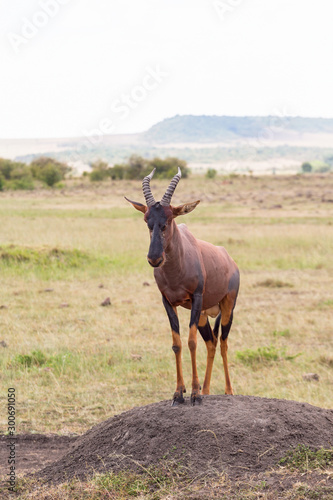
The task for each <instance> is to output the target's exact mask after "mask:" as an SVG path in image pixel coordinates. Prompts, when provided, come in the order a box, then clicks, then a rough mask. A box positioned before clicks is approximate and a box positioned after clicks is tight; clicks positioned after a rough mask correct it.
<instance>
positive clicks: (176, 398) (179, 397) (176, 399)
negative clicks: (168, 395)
mask: <svg viewBox="0 0 333 500" xmlns="http://www.w3.org/2000/svg"><path fill="white" fill-rule="evenodd" d="M184 392H185V391H184ZM184 403H185V399H184V396H183V392H180V393H179V392H175V393H174V395H173V400H172V404H171V406H179V405H182V404H184Z"/></svg>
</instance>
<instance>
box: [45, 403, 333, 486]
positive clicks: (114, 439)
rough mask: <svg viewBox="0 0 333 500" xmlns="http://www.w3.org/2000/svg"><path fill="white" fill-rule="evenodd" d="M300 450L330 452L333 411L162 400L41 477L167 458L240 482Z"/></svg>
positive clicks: (96, 436)
mask: <svg viewBox="0 0 333 500" xmlns="http://www.w3.org/2000/svg"><path fill="white" fill-rule="evenodd" d="M68 444H69V442H68ZM298 444H305V445H307V446H309V447H311V448H314V449H318V448H320V447H330V446H332V444H333V411H332V410H326V409H322V408H317V407H315V406H311V405H309V404H306V403H298V402H295V401H287V400H278V399H266V398H258V397H252V396H206V397H205V398H204V401H203V404H202V405H201V406H195V407H191V406H190V404H189V400H186V403H185V404H184V405H182V406H179V407H176V408H175V407H171V406H170V402H169V401H161V402H160V403H154V404H151V405H147V406H144V407H140V408H134V409H132V410H130V411H127V412H125V413H122V414H121V415H117V416H115V417H113V418H110V419H109V420H106V421H105V422H103V423H101V424H99V425H96V426H95V427H93V428H92V429H91V430H89V431H88V432H86V433H85V434H83V435H82V436H81V437H78V438H77V439H76V440H75V441H74V442H73V443H72V446H71V449H70V450H69V451H68V452H67V453H66V454H65V455H63V456H62V457H61V458H60V459H58V460H55V461H54V462H53V463H51V464H50V465H47V466H46V467H44V468H43V469H42V470H41V471H39V472H38V474H37V476H38V478H40V479H42V480H45V481H46V482H52V483H61V482H64V481H67V480H70V479H72V478H74V477H77V478H80V479H83V478H86V477H89V476H91V475H92V474H93V473H94V472H105V471H113V472H118V471H121V470H142V468H145V467H148V466H149V465H156V464H158V462H159V461H161V460H164V459H167V460H174V461H176V462H177V463H178V464H183V465H185V466H186V467H187V468H188V470H190V471H191V473H192V474H193V475H194V476H201V475H204V474H207V473H214V472H216V473H219V472H225V473H227V474H228V476H229V477H230V478H233V479H235V480H237V479H242V478H244V477H246V476H247V477H249V475H252V474H258V473H261V472H264V471H266V470H268V469H270V468H272V467H274V466H276V465H277V463H278V461H279V459H280V458H281V457H282V456H284V455H285V453H286V452H287V450H288V449H290V448H292V447H296V446H297V445H298Z"/></svg>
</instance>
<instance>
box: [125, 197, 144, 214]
mask: <svg viewBox="0 0 333 500" xmlns="http://www.w3.org/2000/svg"><path fill="white" fill-rule="evenodd" d="M124 198H125V200H127V201H129V202H130V203H131V205H133V207H134V208H136V209H137V210H139V212H142V213H143V214H145V213H146V212H147V207H146V205H142V203H137V202H136V201H132V200H129V199H128V198H126V196H124Z"/></svg>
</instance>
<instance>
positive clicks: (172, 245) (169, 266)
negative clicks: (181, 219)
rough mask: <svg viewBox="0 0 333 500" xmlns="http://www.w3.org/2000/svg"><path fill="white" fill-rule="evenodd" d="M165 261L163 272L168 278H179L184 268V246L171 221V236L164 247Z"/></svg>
mask: <svg viewBox="0 0 333 500" xmlns="http://www.w3.org/2000/svg"><path fill="white" fill-rule="evenodd" d="M165 255H166V262H165V264H164V266H163V268H162V269H163V272H164V274H165V275H167V277H168V278H171V279H173V278H174V277H177V278H179V276H181V274H182V272H183V270H184V265H183V261H184V246H183V241H182V237H181V234H180V231H179V229H178V226H177V224H176V222H175V221H174V220H173V221H172V236H171V238H170V242H169V244H168V246H167V247H166V248H165Z"/></svg>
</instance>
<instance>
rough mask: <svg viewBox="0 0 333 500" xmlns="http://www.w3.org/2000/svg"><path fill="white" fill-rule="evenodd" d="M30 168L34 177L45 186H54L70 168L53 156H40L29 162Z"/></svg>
mask: <svg viewBox="0 0 333 500" xmlns="http://www.w3.org/2000/svg"><path fill="white" fill-rule="evenodd" d="M30 170H31V173H32V175H33V177H34V178H35V179H38V180H40V181H42V182H44V183H45V184H46V185H47V186H50V187H52V186H54V185H55V184H56V183H57V182H59V181H61V180H62V179H64V178H65V175H66V174H67V173H68V172H69V171H70V168H69V167H68V165H66V164H65V163H61V162H59V161H57V160H54V159H53V158H48V157H46V156H41V157H40V158H37V159H36V160H34V161H33V162H31V164H30Z"/></svg>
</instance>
